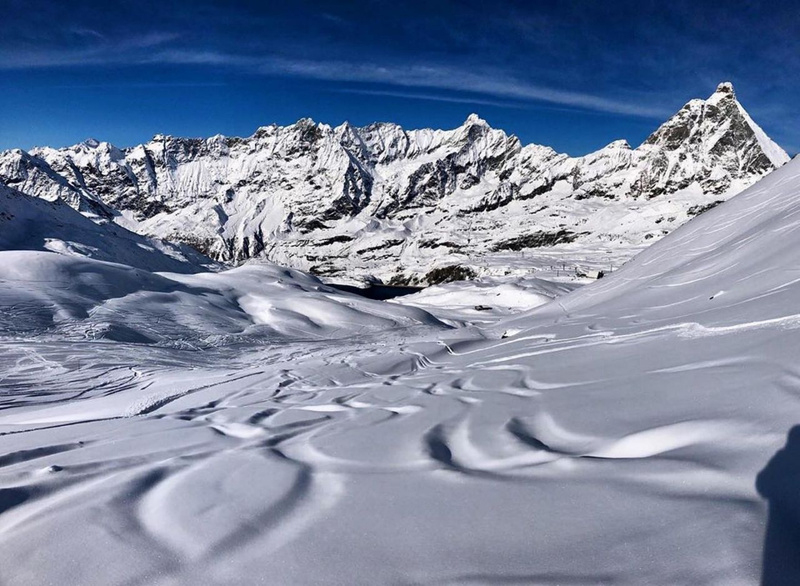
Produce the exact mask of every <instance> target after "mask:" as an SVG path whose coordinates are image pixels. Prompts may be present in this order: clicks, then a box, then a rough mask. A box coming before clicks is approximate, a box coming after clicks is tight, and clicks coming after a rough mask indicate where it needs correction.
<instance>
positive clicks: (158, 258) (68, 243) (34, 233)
mask: <svg viewBox="0 0 800 586" xmlns="http://www.w3.org/2000/svg"><path fill="white" fill-rule="evenodd" d="M96 209H102V208H96ZM3 250H26V251H50V252H58V253H61V254H64V255H68V256H74V257H88V258H92V259H97V260H101V261H109V262H114V263H121V264H125V265H129V266H131V267H136V268H139V269H145V270H151V271H169V272H176V273H194V272H200V271H204V270H207V269H209V268H212V267H213V266H214V264H215V263H214V262H213V261H211V259H209V258H206V257H204V256H203V255H202V254H200V253H198V252H197V251H196V250H194V249H193V248H191V247H189V246H186V245H176V244H172V243H168V242H163V241H160V240H158V239H156V238H147V237H145V236H141V235H139V234H135V233H133V232H130V231H129V230H126V229H125V228H123V227H122V226H118V225H116V224H114V223H112V222H109V221H107V220H100V219H98V220H97V221H92V220H90V219H89V218H87V217H86V216H84V215H83V214H80V213H78V212H77V211H75V210H74V209H72V208H71V207H70V206H68V205H67V204H66V203H65V202H64V201H62V200H61V199H55V200H54V201H45V200H43V199H40V198H37V197H33V196H30V195H27V194H24V193H22V192H20V191H17V190H16V189H12V188H10V187H6V186H4V185H1V184H0V251H3Z"/></svg>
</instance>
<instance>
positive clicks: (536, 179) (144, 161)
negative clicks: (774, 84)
mask: <svg viewBox="0 0 800 586" xmlns="http://www.w3.org/2000/svg"><path fill="white" fill-rule="evenodd" d="M787 161H788V156H787V155H786V153H785V152H784V151H783V150H782V149H781V148H780V147H778V146H777V145H776V144H775V143H774V142H772V141H771V140H770V139H769V138H768V137H767V136H766V134H765V133H764V132H763V131H762V130H761V129H760V128H759V126H758V125H757V124H756V123H755V122H754V121H753V120H752V119H751V118H750V116H749V115H748V114H747V112H746V111H745V110H744V108H743V107H742V106H741V104H740V103H739V102H738V101H737V99H736V96H735V93H734V90H733V87H732V85H731V84H729V83H723V84H721V85H720V86H719V87H718V88H717V90H716V91H715V92H714V94H713V95H711V96H710V97H709V98H708V99H707V100H692V101H690V102H688V103H687V104H686V105H685V106H684V107H683V108H681V110H680V111H679V112H677V113H676V114H675V115H674V116H673V117H672V118H670V119H669V120H668V121H667V122H666V123H664V124H663V125H662V126H660V127H659V128H658V129H657V130H656V131H655V132H653V134H651V135H650V136H649V137H648V138H647V140H645V141H644V143H642V144H641V145H639V146H638V147H636V148H631V147H630V146H629V145H628V143H627V142H625V141H624V140H622V141H617V142H613V143H611V144H610V145H608V146H606V147H604V148H602V149H600V150H599V151H596V152H594V153H591V154H588V155H586V156H582V157H570V156H568V155H566V154H560V153H557V152H555V151H554V150H553V149H551V148H548V147H545V146H540V145H535V144H531V145H526V146H523V145H522V144H520V141H519V140H518V139H517V138H516V137H515V136H513V135H508V134H506V133H505V132H503V131H502V130H497V129H493V128H491V127H490V126H489V125H488V124H487V123H486V122H485V121H484V120H482V119H480V118H479V117H477V116H475V115H472V116H470V117H469V118H468V119H467V120H466V121H465V122H464V124H463V125H462V126H460V127H459V128H456V129H454V130H430V129H425V130H409V131H406V130H404V129H402V128H401V127H399V126H397V125H395V124H391V123H375V124H371V125H369V126H365V127H360V128H356V127H353V126H351V125H350V124H347V123H345V124H342V125H341V126H338V127H335V128H332V127H330V126H328V125H325V124H317V123H314V122H313V121H312V120H309V119H303V120H300V121H298V122H297V123H296V124H293V125H291V126H286V127H279V126H276V125H272V126H266V127H262V128H259V129H258V130H257V131H256V132H255V133H254V134H253V135H252V136H250V137H248V138H228V137H224V136H214V137H211V138H209V139H187V138H176V137H172V136H163V135H158V136H155V137H154V138H153V139H152V140H151V141H150V142H148V143H146V144H142V145H138V146H135V147H132V148H127V149H118V148H116V147H114V146H112V145H110V144H108V143H105V142H97V141H95V140H89V141H86V142H84V143H81V144H78V145H75V146H73V147H69V148H64V149H58V150H56V149H52V148H37V149H33V150H31V151H30V152H24V151H21V150H12V151H6V152H3V153H0V181H2V182H4V183H5V184H6V185H7V186H9V187H12V188H14V189H16V190H18V191H20V192H23V193H26V194H28V195H33V196H36V197H39V198H43V199H47V200H49V201H54V200H57V199H61V200H64V201H65V202H67V203H68V204H69V205H70V206H72V207H74V208H75V209H77V210H79V211H81V212H83V213H86V214H88V215H92V216H94V217H95V218H96V219H110V220H113V221H114V222H116V223H117V224H119V225H121V226H123V227H125V228H127V229H129V230H132V231H134V232H137V233H139V234H142V235H146V236H148V237H156V238H159V239H162V240H167V241H173V242H180V243H184V244H189V245H191V246H193V247H195V248H196V249H197V250H199V251H200V252H202V253H204V254H206V255H208V256H210V257H211V258H213V259H215V260H218V261H224V262H230V263H239V262H242V261H245V260H247V259H249V258H254V257H263V258H267V259H269V260H271V261H273V262H277V263H280V264H284V265H288V266H292V267H295V268H300V269H303V270H307V271H311V272H313V273H315V274H318V275H322V276H326V277H327V278H329V279H334V280H340V281H341V280H345V279H349V280H356V281H380V282H385V283H392V284H427V283H430V282H438V281H440V280H443V279H447V278H448V275H449V276H450V278H468V277H472V276H477V275H503V274H507V273H508V272H510V271H511V272H513V270H514V267H516V266H518V265H519V266H522V267H523V268H524V270H523V272H527V271H528V270H529V269H530V268H531V267H540V268H541V267H543V266H546V265H550V266H552V265H553V264H558V263H561V264H565V265H569V266H570V267H574V266H575V265H582V266H590V267H594V268H601V269H605V268H607V266H608V264H609V263H610V264H617V265H618V264H620V263H621V262H624V261H625V260H627V259H628V258H629V257H630V256H632V255H633V254H634V253H635V252H636V251H638V250H641V249H642V248H643V247H644V246H645V245H647V244H651V243H652V242H655V241H656V240H658V239H659V238H661V237H662V236H664V235H665V234H667V233H669V232H670V231H672V230H673V229H675V228H677V227H678V226H680V225H681V224H683V223H684V222H686V221H687V220H688V219H689V218H691V217H693V216H695V215H697V214H698V213H700V212H702V211H704V210H706V209H709V208H710V207H712V206H714V205H716V204H718V203H719V202H721V201H724V200H726V199H728V198H730V197H731V196H732V195H734V194H736V193H738V192H739V191H741V190H742V189H744V188H745V187H747V186H749V185H751V184H753V183H754V182H756V181H757V180H758V179H760V178H761V177H763V176H764V175H766V174H767V173H769V172H770V171H772V170H774V169H776V168H777V167H780V166H781V165H783V164H784V163H786V162H787ZM103 221H105V220H103ZM526 255H527V258H524V260H521V259H523V257H525V256H526ZM454 267H457V268H454ZM435 269H439V271H438V272H437V271H435ZM432 271H433V272H432Z"/></svg>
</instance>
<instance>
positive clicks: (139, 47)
mask: <svg viewBox="0 0 800 586" xmlns="http://www.w3.org/2000/svg"><path fill="white" fill-rule="evenodd" d="M178 38H179V36H178V35H177V34H174V33H150V34H148V35H144V36H139V37H133V38H129V39H125V40H122V41H117V42H115V43H106V42H101V43H98V44H96V45H93V46H91V47H88V48H81V49H75V50H71V51H48V50H9V49H5V50H3V49H0V69H7V70H10V69H31V68H47V67H76V66H86V65H152V64H164V65H192V66H216V67H230V68H236V69H239V70H243V71H245V72H248V73H251V74H252V73H255V74H262V75H276V76H288V77H301V78H307V79H317V80H325V81H333V82H356V83H372V84H380V85H386V86H395V87H405V88H421V89H438V90H446V91H452V92H468V93H471V94H477V95H480V96H485V97H486V98H487V99H493V100H495V101H497V100H516V101H518V102H524V103H529V104H530V103H545V104H553V105H557V106H561V107H568V108H580V109H584V110H591V111H597V112H606V113H612V114H619V115H624V116H633V117H642V118H650V119H662V118H664V117H665V116H666V115H668V114H669V113H670V112H669V111H668V110H665V109H663V108H660V107H652V106H647V105H641V104H637V103H629V102H626V101H623V100H617V99H611V98H606V97H602V96H598V95H594V94H591V93H585V92H576V91H570V90H564V89H560V88H554V87H549V86H547V85H539V84H536V83H532V82H530V81H528V80H525V79H520V78H518V77H515V76H513V75H507V74H504V73H503V72H498V71H497V70H494V69H492V70H489V69H483V70H476V69H467V68H461V67H456V66H451V65H438V64H424V65H422V64H408V65H405V64H396V63H392V64H379V63H364V62H352V61H335V60H308V59H287V58H283V57H275V56H260V55H237V54H232V53H225V52H221V51H214V50H196V49H186V48H182V47H175V46H173V45H174V43H173V41H175V40H177V39H178ZM439 99H440V101H447V100H448V99H449V100H450V101H454V100H456V99H457V98H444V97H440V98H439ZM470 101H471V102H472V103H478V102H476V99H475V98H471V99H470ZM493 105H500V104H499V103H497V102H496V103H495V104H493ZM520 106H521V105H517V106H514V105H512V104H510V103H507V104H503V107H520Z"/></svg>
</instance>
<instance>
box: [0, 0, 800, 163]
mask: <svg viewBox="0 0 800 586" xmlns="http://www.w3.org/2000/svg"><path fill="white" fill-rule="evenodd" d="M2 6H3V10H2V15H3V17H2V20H0V149H1V148H13V147H20V148H26V149H27V148H30V147H32V146H34V145H44V144H49V145H52V146H64V145H68V144H73V143H75V142H79V141H81V140H84V139H86V138H88V137H95V138H98V139H101V140H108V141H110V142H113V143H114V144H117V145H118V146H129V145H132V144H136V143H138V142H143V141H146V140H148V139H149V138H150V137H151V136H152V135H153V134H156V133H158V132H162V133H168V134H174V135H182V136H210V135H212V134H216V133H223V134H232V135H244V136H247V135H250V134H252V132H253V131H254V130H255V129H256V128H257V127H258V126H261V125H266V124H270V123H272V122H277V123H279V124H287V123H291V122H293V121H295V120H297V119H298V118H301V117H304V116H309V117H311V118H313V119H315V120H317V121H321V122H326V123H329V124H332V125H335V124H339V123H341V122H342V121H344V120H349V121H350V122H352V123H354V124H359V125H360V124H367V123H369V122H373V121H375V120H387V121H393V122H397V123H400V124H402V125H403V126H405V127H408V128H416V127H427V126H432V127H443V128H450V127H455V126H457V125H459V124H460V123H461V122H462V121H463V120H464V118H466V116H467V115H468V114H469V113H470V112H477V113H478V114H480V115H481V116H482V117H483V118H485V119H486V120H488V121H489V123H490V124H491V125H492V126H495V127H499V128H503V129H505V130H506V131H508V132H510V133H514V134H516V135H517V136H519V137H520V138H521V139H522V141H523V142H525V143H528V142H537V143H542V144H548V145H551V146H553V147H554V148H556V149H557V150H560V151H566V152H569V153H570V154H575V155H578V154H584V153H586V152H589V151H591V150H594V149H596V148H599V147H601V146H603V145H605V144H607V143H608V142H610V141H612V140H615V139H618V138H626V139H628V140H629V141H630V142H631V143H632V144H634V145H635V144H638V143H639V142H641V141H642V140H643V139H644V138H645V137H646V136H647V134H649V133H650V132H651V131H652V130H654V129H655V128H656V127H657V126H658V124H659V123H660V122H662V121H663V120H665V119H666V118H667V117H669V116H670V115H671V114H672V113H673V112H674V111H676V110H677V109H679V108H680V107H681V106H682V105H683V104H684V103H685V102H686V101H688V100H689V99H690V98H693V97H707V96H708V95H709V94H710V93H711V92H713V90H714V88H715V87H716V85H717V83H718V82H720V81H724V80H729V81H732V82H733V83H734V85H735V87H736V91H737V94H738V96H739V99H740V101H741V102H742V103H743V104H744V106H745V107H746V108H747V109H748V110H749V111H750V113H751V114H752V115H753V117H754V118H755V119H756V121H757V122H759V123H760V124H761V125H762V126H763V127H764V129H765V130H766V131H767V132H768V133H769V134H770V135H771V136H772V137H773V138H774V139H775V140H776V141H777V142H779V143H780V144H781V145H782V146H783V147H784V148H786V149H787V150H788V151H790V153H792V154H794V153H796V152H797V151H798V150H800V99H798V96H800V14H798V13H800V10H798V9H797V5H796V3H795V2H778V1H771V2H757V1H753V2H744V1H730V0H725V1H721V0H716V1H713V2H710V1H709V2H704V1H702V0H694V1H682V0H670V1H669V2H667V1H647V0H636V1H631V2H629V1H622V0H614V1H609V2H599V1H596V0H583V1H578V0H572V1H570V0H551V1H549V2H537V1H528V2H522V1H521V2H504V1H502V0H495V1H493V2H486V1H485V0H483V1H480V2H472V1H460V2H456V1H445V0H441V1H437V0H429V1H428V2H416V1H409V2H403V1H398V0H373V1H366V0H364V1H344V0H342V1H339V2H324V1H310V0H309V1H302V0H299V1H290V0H284V1H280V2H279V1H275V2H269V1H261V2H211V1H207V0H191V1H184V2H180V1H167V0H159V1H157V2H151V1H149V0H137V1H136V2H121V1H120V2H115V1H113V0H106V1H104V2H67V1H60V2H39V1H35V0H33V1H31V0H3V1H2Z"/></svg>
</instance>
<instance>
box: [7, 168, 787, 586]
mask: <svg viewBox="0 0 800 586" xmlns="http://www.w3.org/2000/svg"><path fill="white" fill-rule="evenodd" d="M798 195H800V161H798V160H795V161H793V162H791V163H789V164H787V165H785V166H784V167H782V168H780V169H778V170H777V171H774V172H772V173H771V174H769V175H768V176H767V177H766V178H764V179H762V180H761V181H759V182H758V183H757V184H756V185H754V186H753V187H751V188H749V189H748V190H746V191H744V192H743V193H741V194H740V195H738V196H736V197H734V198H733V199H731V200H730V201H728V202H726V203H724V204H722V205H719V206H718V207H716V208H715V209H713V210H711V211H708V212H707V213H705V214H703V215H702V216H699V217H697V218H696V219H694V220H692V221H691V222H689V223H687V224H685V225H684V226H682V227H681V228H679V229H677V230H676V231H674V232H673V233H671V234H670V235H669V236H667V237H665V238H664V239H663V240H661V241H659V242H658V243H656V244H655V245H653V246H652V247H650V248H648V249H647V250H645V251H644V252H643V253H641V254H639V255H638V256H637V257H636V258H635V259H634V260H632V261H631V262H629V263H627V264H626V265H625V266H624V267H622V268H621V269H620V270H618V271H615V272H613V273H612V274H610V275H608V276H607V277H606V278H604V279H602V280H599V281H596V282H593V283H591V284H588V285H586V286H584V287H581V288H578V289H576V290H574V291H572V292H567V291H566V290H565V289H568V288H571V287H570V285H568V284H562V285H558V284H553V283H550V284H548V283H546V282H543V281H537V280H527V281H526V280H525V279H520V280H518V281H517V282H516V283H511V282H505V283H494V284H492V283H490V282H487V283H485V284H484V285H481V284H474V285H451V286H445V287H441V288H438V289H436V290H428V291H426V292H423V293H420V294H417V295H414V296H410V297H408V298H398V299H397V300H395V302H392V303H384V302H377V301H369V300H365V299H362V298H358V297H355V296H353V295H348V294H344V293H341V292H337V291H334V290H332V289H330V288H328V287H326V286H325V285H323V284H322V283H320V282H319V281H318V280H316V279H314V278H312V277H309V276H307V275H305V274H303V273H300V272H298V271H291V270H288V269H282V268H280V267H276V266H274V265H268V264H264V265H245V266H243V267H240V268H238V269H233V270H229V271H223V272H218V273H198V274H188V275H187V274H178V273H174V272H173V273H153V272H148V271H145V270H142V269H134V268H131V267H129V266H125V265H120V264H114V263H109V262H105V261H103V260H95V259H87V258H78V257H74V256H70V255H65V254H57V253H54V252H46V251H41V250H27V251H7V252H3V253H0V305H1V306H2V322H0V325H1V326H2V336H0V361H2V362H1V364H0V366H1V367H2V368H0V405H2V407H1V408H2V411H0V434H2V435H0V487H2V488H0V583H2V584H4V585H5V584H8V585H18V584H19V585H28V584H47V583H53V584H98V585H100V584H102V585H109V584H120V585H123V584H124V585H134V584H157V585H165V586H166V585H175V584H187V585H188V584H219V585H222V584H241V583H262V584H276V585H282V584H490V583H502V584H545V585H557V584H558V585H573V584H622V585H628V584H629V585H640V584H670V585H673V584H715V585H720V586H721V585H726V586H728V585H736V584H742V585H744V584H756V583H758V582H759V581H760V579H761V575H762V571H763V572H764V573H765V575H766V576H768V577H769V576H773V577H775V576H778V577H782V578H785V577H787V576H788V577H790V578H791V577H796V576H800V574H797V573H792V572H795V571H796V570H797V568H796V566H797V561H796V559H795V557H792V556H793V555H794V554H795V552H796V551H797V547H798V546H800V544H798V543H797V542H796V541H792V540H793V539H795V536H794V535H793V534H792V533H791V529H789V530H787V529H786V526H787V521H786V520H787V519H792V518H794V519H797V518H798V517H797V516H796V514H795V512H794V511H797V510H798V507H797V503H798V497H797V496H796V494H795V493H794V492H792V491H791V490H787V489H786V488H785V487H784V483H786V482H791V478H792V477H795V478H796V477H797V475H798V474H800V465H798V458H797V457H796V455H795V452H794V451H793V450H794V449H796V448H797V446H796V445H795V443H794V442H793V441H792V440H790V441H789V443H788V445H787V446H786V447H785V448H784V450H783V451H782V452H780V455H778V456H775V458H774V459H772V458H773V456H774V455H775V454H776V452H778V450H779V449H780V448H781V447H783V446H784V443H785V442H786V441H787V440H786V438H787V433H788V432H789V430H790V429H791V428H792V426H793V425H795V424H797V423H798V421H800V366H798V363H797V351H796V349H797V341H798V339H800V338H799V336H800V253H798V250H800V198H798ZM482 289H486V290H487V291H482ZM556 295H559V296H556ZM491 296H494V297H495V299H496V302H495V303H494V306H495V307H493V308H492V310H485V311H483V310H481V311H478V310H475V309H474V305H476V304H481V305H484V304H485V305H489V306H491V305H492V304H491V303H488V302H485V301H483V300H485V299H487V298H489V297H491ZM551 297H555V299H554V300H553V301H547V299H549V298H551ZM459 298H460V299H461V302H459ZM534 305H539V307H536V308H534V309H532V310H530V311H522V312H520V310H521V308H523V307H525V306H528V307H533V306H534ZM470 306H473V307H472V309H470ZM768 462H769V465H768ZM762 470H766V471H765V472H764V473H762V474H761V475H760V476H759V472H761V471H762ZM757 476H758V478H759V483H758V490H757V488H756V478H757ZM790 486H793V485H790ZM759 491H761V493H762V494H763V495H764V497H766V498H762V497H761V496H760V495H759ZM766 499H768V501H767V500H766ZM793 515H794V517H793ZM788 526H789V527H790V528H791V523H790V522H789V523H788ZM765 532H766V534H767V539H766V540H765ZM765 544H766V550H765ZM763 560H766V562H765V564H762V561H763ZM792 564H794V566H792ZM762 566H763V567H762ZM788 583H791V581H790V582H788Z"/></svg>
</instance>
